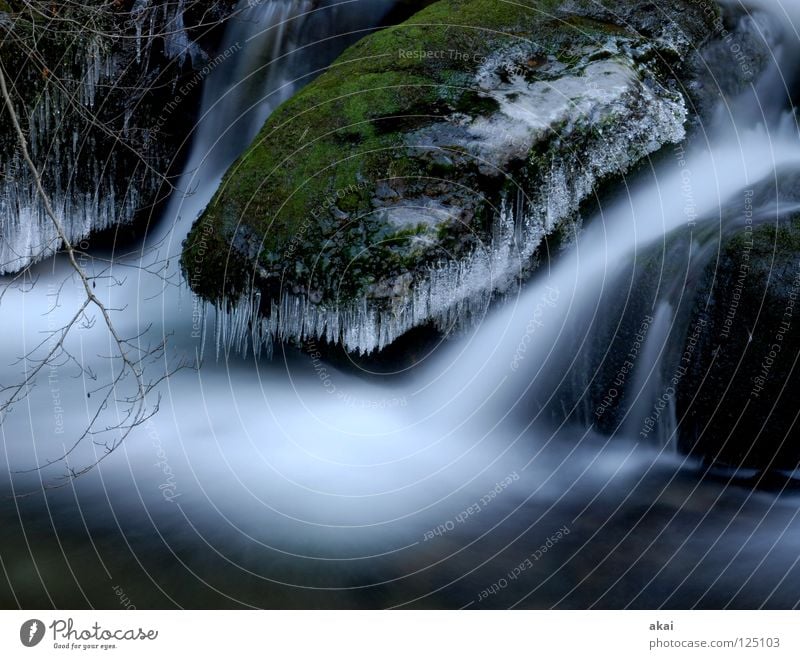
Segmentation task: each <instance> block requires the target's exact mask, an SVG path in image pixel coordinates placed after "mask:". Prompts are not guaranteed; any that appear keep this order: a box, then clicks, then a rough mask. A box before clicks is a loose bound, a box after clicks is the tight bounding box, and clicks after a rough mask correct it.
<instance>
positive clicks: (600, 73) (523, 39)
mask: <svg viewBox="0 0 800 659" xmlns="http://www.w3.org/2000/svg"><path fill="white" fill-rule="evenodd" d="M716 18H717V14H716V13H715V11H711V12H708V11H704V9H703V8H702V7H700V6H698V5H697V4H696V3H693V2H688V1H681V2H677V3H673V4H672V5H670V6H669V7H666V6H660V5H656V4H654V3H650V2H642V1H633V2H622V1H612V0H604V1H603V2H595V1H593V0H572V1H570V2H557V1H555V0H525V1H523V2H513V3H512V2H504V1H497V0H440V1H439V2H436V3H434V4H432V5H431V6H429V7H427V8H426V9H424V10H423V11H421V12H419V13H418V14H416V15H415V16H414V17H412V18H411V19H410V20H408V21H406V22H405V23H403V24H400V25H398V26H396V27H392V28H389V29H385V30H383V31H380V32H378V33H376V34H373V35H371V36H369V37H367V38H365V39H363V40H362V41H360V42H359V43H358V44H356V45H355V46H353V47H351V48H350V49H349V50H348V51H346V52H345V53H344V54H343V55H342V57H340V58H339V59H338V60H337V61H336V62H335V63H334V64H333V65H332V66H331V67H330V69H329V70H327V71H326V72H325V73H324V74H323V75H322V76H320V77H319V78H318V79H317V80H316V81H315V82H314V83H312V84H310V85H309V86H308V87H306V88H305V89H304V90H303V91H301V92H300V93H299V94H297V95H296V96H295V97H294V98H292V99H290V100H289V101H288V102H286V103H285V104H284V105H283V106H281V107H280V108H279V109H278V110H277V111H276V112H275V113H274V114H273V115H272V116H271V117H270V119H269V120H268V121H267V123H266V125H265V126H264V128H263V130H262V131H261V133H260V134H259V136H258V138H257V139H256V141H255V142H254V144H253V145H252V147H251V148H250V149H249V150H248V151H247V153H245V154H244V155H243V156H242V157H241V158H240V159H239V161H238V162H237V163H236V164H235V165H234V166H233V167H232V168H231V170H230V171H229V172H228V173H227V175H226V176H225V178H224V181H223V183H222V185H221V187H220V190H219V191H218V193H217V195H216V197H215V198H214V200H213V201H212V202H211V204H210V205H209V207H208V208H207V210H206V211H205V213H204V215H203V216H202V217H201V218H200V219H199V221H198V222H197V223H196V225H195V227H194V229H193V231H192V232H191V233H190V235H189V237H188V238H187V240H186V242H185V245H184V253H183V260H182V262H183V267H184V270H185V272H186V276H187V279H188V280H189V282H190V284H191V286H192V288H193V290H194V291H195V292H196V293H198V294H199V295H200V296H202V297H204V298H206V299H208V300H210V301H213V302H214V303H216V304H220V305H227V306H235V305H239V306H240V307H242V308H244V309H245V310H246V312H247V313H249V314H252V317H251V320H250V322H251V325H252V326H253V328H252V329H253V332H254V335H256V336H259V337H262V338H265V339H266V340H271V339H273V338H279V339H288V340H295V341H302V340H304V339H306V338H312V337H313V338H323V339H325V340H328V341H330V342H333V343H341V344H343V345H344V347H345V348H346V349H348V350H351V351H358V352H370V351H372V350H375V349H379V348H383V347H385V346H386V345H388V344H389V343H391V342H392V341H393V340H394V339H396V338H397V337H398V336H400V335H402V334H403V333H404V332H406V331H408V330H409V329H411V328H413V327H416V326H420V325H424V324H426V323H430V322H434V323H437V324H439V325H440V326H442V327H446V326H451V325H452V324H453V323H460V322H467V321H468V320H469V318H470V316H471V314H473V313H480V312H481V310H482V309H483V307H484V306H485V303H486V302H487V301H488V300H489V299H490V298H491V297H492V295H493V294H495V293H497V292H499V291H503V290H505V289H506V288H508V287H509V286H510V285H511V284H512V283H513V282H514V281H515V280H516V278H518V277H521V276H524V275H525V274H526V273H527V272H528V271H529V269H530V268H532V267H534V266H535V264H536V260H537V253H538V252H539V251H540V250H541V249H542V248H543V245H544V244H545V241H547V240H554V239H558V240H563V239H564V238H565V237H567V238H568V237H569V236H570V235H571V234H572V233H573V232H574V230H575V228H576V225H577V223H578V222H579V216H578V208H579V206H580V204H581V202H582V201H583V200H585V199H586V198H587V197H589V196H590V195H591V194H592V193H593V191H594V189H595V186H596V185H597V184H598V183H600V182H601V181H603V180H605V179H607V178H609V177H612V176H616V175H619V174H621V173H623V172H625V171H626V170H627V169H628V168H629V167H631V166H632V165H633V164H635V163H636V162H638V161H640V160H641V159H642V158H644V157H645V156H647V155H648V154H650V153H652V152H654V151H656V150H657V149H659V148H660V147H661V146H662V145H663V144H665V143H669V142H677V141H680V140H681V139H683V137H684V135H685V133H684V124H685V121H686V118H687V115H689V114H690V111H689V110H688V109H687V96H688V95H687V93H686V91H685V88H684V86H683V84H682V79H681V77H682V71H683V65H684V63H685V61H686V60H687V59H688V58H689V57H690V55H691V54H692V53H693V52H695V50H696V48H697V47H698V46H699V45H700V44H701V43H703V42H704V41H705V40H706V39H707V38H708V36H709V34H710V33H711V31H712V26H713V22H714V20H716Z"/></svg>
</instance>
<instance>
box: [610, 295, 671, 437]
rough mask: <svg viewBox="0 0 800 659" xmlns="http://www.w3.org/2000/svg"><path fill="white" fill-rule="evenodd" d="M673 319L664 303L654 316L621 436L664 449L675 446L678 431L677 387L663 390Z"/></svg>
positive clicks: (632, 386) (667, 379) (631, 391)
mask: <svg viewBox="0 0 800 659" xmlns="http://www.w3.org/2000/svg"><path fill="white" fill-rule="evenodd" d="M673 318H674V314H673V310H672V305H671V304H670V303H669V302H666V301H665V302H661V303H660V304H659V305H658V308H657V309H656V311H655V313H654V314H653V319H652V323H651V325H650V327H649V328H648V331H647V338H646V339H645V342H644V347H643V348H642V352H641V355H640V356H639V360H638V366H637V367H636V370H635V375H634V378H633V381H632V382H631V389H630V391H629V396H633V397H634V400H633V402H632V404H631V405H630V408H629V409H628V411H627V417H628V418H627V422H626V424H625V426H624V428H623V432H622V434H623V435H625V436H629V437H640V438H641V439H642V440H643V441H650V442H653V441H657V442H658V443H659V445H660V446H662V447H666V446H667V445H668V444H670V443H672V444H674V431H675V427H676V423H675V391H674V387H671V386H669V385H668V386H667V387H666V388H664V382H665V381H667V382H668V381H669V376H667V377H666V378H665V375H664V373H663V372H662V363H663V361H664V353H665V352H666V351H667V345H668V340H669V335H670V329H671V327H672V321H673Z"/></svg>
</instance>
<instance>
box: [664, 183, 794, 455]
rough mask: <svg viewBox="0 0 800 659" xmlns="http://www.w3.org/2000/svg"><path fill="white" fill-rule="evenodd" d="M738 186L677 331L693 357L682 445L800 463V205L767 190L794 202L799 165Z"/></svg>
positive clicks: (680, 398)
mask: <svg viewBox="0 0 800 659" xmlns="http://www.w3.org/2000/svg"><path fill="white" fill-rule="evenodd" d="M745 195H746V196H745V209H744V210H743V211H742V212H741V217H739V218H736V220H737V221H736V224H735V226H736V227H737V230H736V232H735V233H734V234H733V235H732V236H730V237H728V238H727V239H726V240H725V241H724V242H723V244H722V246H721V249H720V251H719V256H718V258H717V259H714V260H713V262H711V263H710V264H709V265H708V266H707V268H706V271H705V273H704V276H703V278H702V280H701V282H700V285H699V287H698V291H697V296H696V302H695V307H694V312H693V315H692V321H691V323H690V324H689V331H688V332H687V336H686V338H685V339H684V352H685V351H687V350H689V349H690V348H691V354H692V358H691V359H690V360H688V361H686V363H685V367H686V375H685V376H684V377H683V381H682V383H681V387H680V388H679V390H678V394H677V401H676V402H677V410H676V411H677V417H678V420H679V422H680V426H679V447H680V448H681V450H682V451H683V452H685V453H688V454H691V455H694V456H697V457H701V458H703V459H705V460H707V461H708V462H712V463H722V464H726V465H731V466H735V467H752V468H758V469H767V470H768V469H787V470H792V469H795V468H797V467H798V466H799V465H800V441H798V440H799V439H800V438H799V437H798V432H799V431H798V426H797V409H798V407H797V401H796V399H795V398H794V396H795V393H796V392H797V391H798V388H800V369H798V365H797V360H798V356H800V257H799V256H798V255H800V213H798V212H797V211H796V210H789V211H788V212H780V210H779V209H777V208H776V207H775V202H774V200H775V199H776V198H777V199H780V200H781V203H782V205H783V208H784V209H791V208H792V207H796V205H797V202H798V201H800V171H785V172H782V173H780V174H779V175H778V176H777V177H770V180H768V181H766V182H764V183H763V184H762V185H760V186H756V187H755V188H754V189H753V190H752V191H748V192H746V193H745ZM770 199H771V200H772V202H771V204H770V206H769V207H768V208H767V210H764V203H765V200H770ZM759 209H761V212H760V213H759ZM692 328H695V329H694V330H693V329H692Z"/></svg>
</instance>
